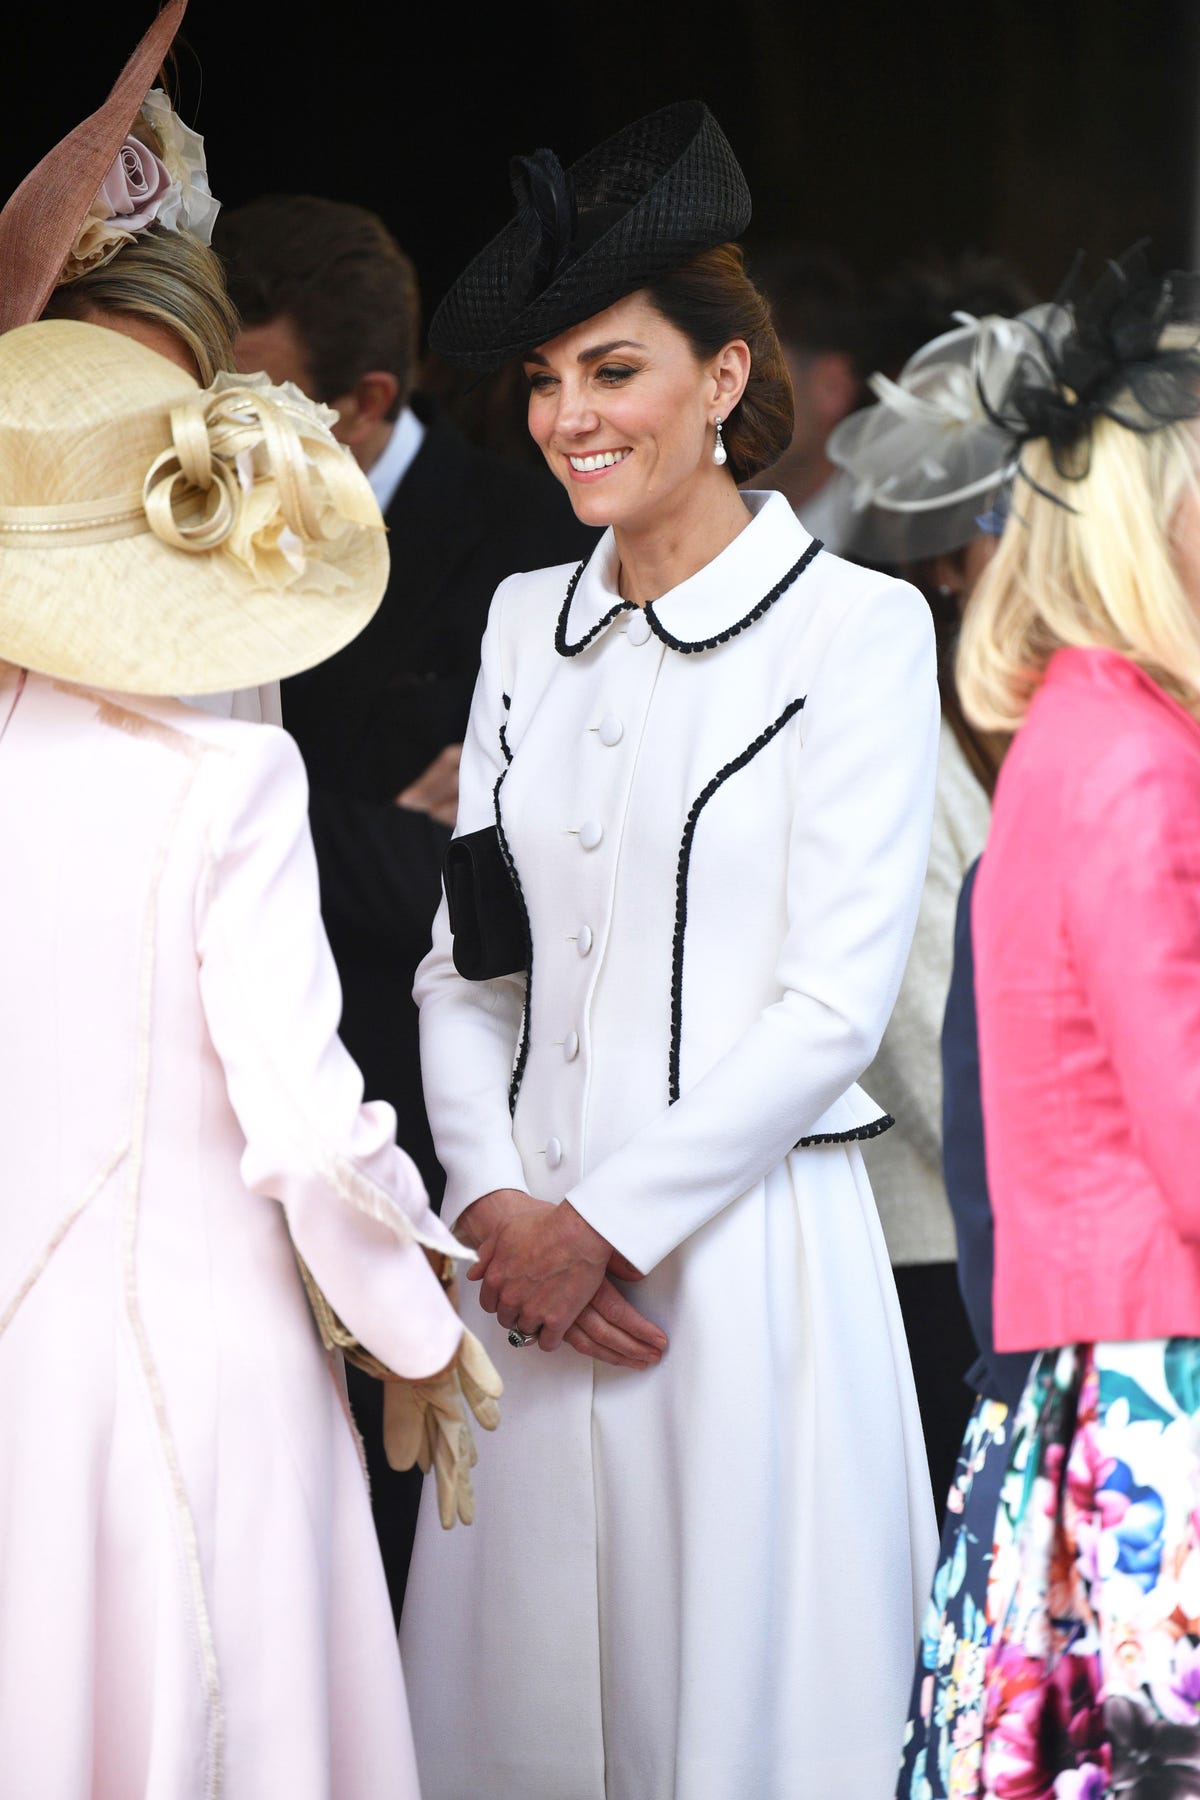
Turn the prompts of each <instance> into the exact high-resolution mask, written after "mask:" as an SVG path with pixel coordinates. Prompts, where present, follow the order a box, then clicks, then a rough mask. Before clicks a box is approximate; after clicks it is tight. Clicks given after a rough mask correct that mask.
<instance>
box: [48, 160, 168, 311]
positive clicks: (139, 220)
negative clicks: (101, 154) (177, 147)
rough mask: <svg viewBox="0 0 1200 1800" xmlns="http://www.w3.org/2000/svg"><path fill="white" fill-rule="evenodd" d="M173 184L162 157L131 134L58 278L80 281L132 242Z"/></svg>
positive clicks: (156, 213)
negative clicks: (124, 245) (89, 271)
mask: <svg viewBox="0 0 1200 1800" xmlns="http://www.w3.org/2000/svg"><path fill="white" fill-rule="evenodd" d="M174 185H175V184H174V183H173V182H172V180H171V177H170V174H169V173H168V171H167V167H166V164H165V163H164V162H163V161H162V159H161V157H158V156H156V155H155V154H154V151H153V150H151V149H150V147H149V145H147V144H142V143H139V141H138V139H137V138H135V137H127V138H126V139H125V142H124V143H123V144H122V145H121V148H120V149H119V150H118V152H117V154H116V156H115V157H114V159H113V163H112V167H111V168H110V169H109V171H108V174H107V175H106V176H105V177H104V180H103V181H102V182H101V184H100V187H99V190H98V191H97V194H96V198H95V199H94V200H93V201H92V204H91V206H90V207H89V208H88V216H87V218H86V219H85V220H84V222H83V227H82V229H81V231H80V233H79V236H78V237H77V238H76V240H75V242H74V244H73V245H72V247H71V255H70V257H69V258H68V261H67V266H66V268H65V269H64V270H63V273H62V276H61V277H60V279H61V280H63V281H78V279H79V277H80V276H81V275H85V274H86V273H87V272H88V270H89V269H98V268H100V267H101V266H102V265H103V264H104V263H106V262H109V261H111V259H112V258H113V257H114V256H115V255H116V254H117V251H118V250H119V249H120V248H121V246H122V245H123V244H130V243H132V242H133V239H134V236H135V234H136V233H137V232H139V231H144V230H145V229H146V226H147V225H149V224H150V223H151V221H152V220H154V219H156V218H158V217H159V215H160V213H161V212H162V209H163V207H164V206H165V205H166V204H167V203H168V201H169V200H170V198H171V195H172V193H173V191H174Z"/></svg>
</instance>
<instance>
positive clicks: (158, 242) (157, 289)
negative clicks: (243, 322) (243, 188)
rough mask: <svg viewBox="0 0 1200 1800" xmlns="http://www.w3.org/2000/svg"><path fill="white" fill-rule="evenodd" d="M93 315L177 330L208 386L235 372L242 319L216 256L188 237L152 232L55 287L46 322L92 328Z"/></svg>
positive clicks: (159, 230) (152, 228)
mask: <svg viewBox="0 0 1200 1800" xmlns="http://www.w3.org/2000/svg"><path fill="white" fill-rule="evenodd" d="M94 312H104V313H110V312H113V313H133V314H135V315H136V316H137V317H139V318H143V319H153V320H155V321H156V322H157V323H158V324H160V325H165V326H166V327H167V329H168V330H170V331H173V332H174V333H175V335H176V337H178V338H179V339H180V340H181V342H182V343H184V344H186V346H187V348H188V349H189V350H190V351H191V354H192V356H193V357H194V358H195V361H196V367H197V369H198V371H199V375H200V385H201V387H207V386H208V385H209V383H210V382H211V381H212V379H213V377H214V376H215V375H216V373H217V371H218V370H219V369H232V367H233V340H234V338H235V337H236V336H237V330H238V316H237V311H236V309H235V307H234V304H233V301H232V300H231V299H230V298H229V294H228V291H227V289H226V286H225V276H224V273H223V272H222V269H221V263H220V260H219V258H218V257H217V255H216V253H215V252H214V251H212V250H210V249H209V248H208V246H207V245H206V244H202V243H201V242H200V240H199V238H195V237H192V236H191V235H190V233H188V232H186V231H167V230H165V229H164V228H163V227H162V226H159V225H151V226H149V227H148V228H147V230H145V231H143V232H140V233H139V234H138V236H137V237H135V238H134V240H133V242H132V243H131V244H125V245H123V246H122V248H121V249H120V250H119V251H118V252H117V254H116V256H114V257H113V259H112V261H111V262H108V263H105V264H104V265H103V267H101V268H99V269H94V270H92V271H90V272H89V273H88V274H86V275H83V276H81V277H80V278H79V280H78V281H73V282H71V283H69V284H68V285H67V286H65V287H58V288H55V290H54V292H53V294H52V295H51V296H50V299H49V301H48V302H47V305H46V309H45V311H44V312H43V314H42V317H43V318H45V319H79V320H84V321H86V320H87V319H88V317H89V315H90V314H92V313H94Z"/></svg>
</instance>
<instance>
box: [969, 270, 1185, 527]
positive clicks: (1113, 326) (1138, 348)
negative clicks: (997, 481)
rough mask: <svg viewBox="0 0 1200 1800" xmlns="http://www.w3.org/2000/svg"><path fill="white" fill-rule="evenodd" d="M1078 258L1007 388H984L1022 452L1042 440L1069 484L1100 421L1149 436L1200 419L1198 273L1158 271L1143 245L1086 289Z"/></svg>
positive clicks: (1079, 475) (1080, 472)
mask: <svg viewBox="0 0 1200 1800" xmlns="http://www.w3.org/2000/svg"><path fill="white" fill-rule="evenodd" d="M1081 262H1082V259H1081V258H1077V259H1076V263H1075V267H1074V268H1073V269H1072V271H1071V274H1070V275H1069V277H1068V279H1067V282H1066V283H1065V285H1064V287H1063V289H1062V291H1061V294H1060V297H1059V303H1058V305H1057V306H1055V307H1054V308H1052V309H1050V317H1049V318H1048V319H1046V320H1044V321H1042V322H1040V323H1038V324H1035V326H1034V327H1033V331H1034V336H1035V337H1036V339H1037V343H1036V346H1035V347H1032V348H1031V349H1030V350H1029V351H1028V353H1027V354H1024V355H1022V357H1021V358H1020V359H1019V360H1018V363H1017V366H1016V368H1015V369H1014V371H1013V374H1012V378H1011V380H1010V381H1009V383H1008V386H1007V389H1006V390H1005V392H1004V393H1003V394H1002V395H999V394H996V393H995V392H994V391H993V392H990V393H989V392H988V391H986V390H985V391H984V394H983V398H984V401H985V404H986V406H987V409H988V414H989V417H990V418H991V419H992V420H993V422H994V423H995V424H996V426H997V427H998V428H999V429H1000V430H1002V431H1003V432H1005V433H1006V434H1007V436H1008V437H1009V438H1010V440H1011V441H1012V443H1013V444H1014V446H1015V448H1016V453H1017V455H1018V457H1019V455H1020V451H1021V450H1022V449H1023V447H1024V446H1025V445H1026V444H1029V443H1033V442H1034V441H1035V440H1037V439H1039V438H1042V439H1044V440H1045V442H1046V443H1047V445H1048V446H1049V449H1050V455H1051V458H1052V460H1053V463H1054V468H1055V472H1056V473H1057V474H1058V476H1059V477H1060V479H1061V480H1063V481H1083V480H1085V479H1086V477H1087V474H1088V469H1089V467H1090V463H1091V445H1092V432H1093V429H1094V427H1095V424H1096V421H1097V420H1098V419H1111V420H1112V421H1113V422H1114V423H1115V424H1117V425H1120V426H1121V427H1122V428H1123V429H1124V430H1126V431H1137V432H1142V433H1145V432H1152V431H1159V430H1161V429H1162V428H1163V427H1164V426H1167V425H1172V424H1176V423H1178V422H1179V421H1181V420H1183V419H1194V418H1196V417H1197V416H1198V415H1200V280H1198V278H1197V276H1196V275H1194V274H1191V273H1186V272H1182V271H1175V272H1173V273H1170V274H1166V275H1156V274H1154V273H1153V271H1152V270H1151V268H1150V265H1149V262H1148V260H1147V257H1146V249H1145V245H1144V244H1136V245H1134V247H1133V248H1132V249H1131V250H1127V251H1126V252H1125V254H1124V255H1123V256H1121V257H1117V258H1115V259H1114V260H1113V261H1111V262H1109V263H1106V265H1105V267H1104V269H1103V270H1102V271H1101V273H1100V276H1099V277H1098V279H1097V280H1096V281H1095V282H1094V283H1093V284H1092V286H1091V287H1090V288H1089V289H1087V290H1086V291H1079V290H1080V289H1081V285H1082V284H1081V280H1080V271H1081ZM1018 473H1020V474H1021V475H1022V476H1023V477H1024V479H1025V480H1026V481H1028V480H1029V477H1028V476H1027V475H1025V471H1024V470H1023V469H1020V468H1018ZM1030 485H1031V486H1034V485H1036V484H1034V483H1032V482H1031V483H1030ZM1038 491H1039V492H1042V491H1043V490H1041V489H1039V490H1038ZM1045 497H1046V498H1048V499H1051V500H1059V503H1060V504H1066V502H1065V501H1062V500H1061V498H1060V496H1057V495H1054V494H1048V495H1046V496H1045Z"/></svg>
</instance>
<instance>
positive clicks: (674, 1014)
mask: <svg viewBox="0 0 1200 1800" xmlns="http://www.w3.org/2000/svg"><path fill="white" fill-rule="evenodd" d="M803 705H804V696H803V695H801V697H800V699H799V700H790V701H789V702H788V704H787V705H786V706H785V707H784V709H783V711H782V712H781V713H780V715H779V717H778V718H777V719H776V720H775V723H774V724H773V725H768V726H767V729H766V730H765V731H763V732H760V733H759V735H758V736H757V737H756V738H755V740H754V742H753V743H752V744H748V745H747V746H746V748H745V749H744V750H743V751H742V753H741V755H740V756H735V757H734V759H733V761H732V762H727V763H726V764H725V767H724V768H723V769H718V770H717V773H716V774H715V775H714V776H713V778H712V780H711V781H710V782H709V784H708V786H707V787H706V788H705V789H704V790H703V792H702V793H701V794H700V796H699V798H698V799H696V800H694V801H693V803H692V809H691V811H690V812H689V813H688V816H687V819H686V821H685V823H684V827H683V841H682V843H681V844H680V846H679V867H678V869H677V871H676V874H675V936H674V939H673V942H672V947H671V1054H670V1059H669V1062H668V1066H667V1091H668V1094H669V1096H670V1103H671V1105H672V1106H674V1104H675V1102H676V1101H677V1100H678V1098H679V1041H680V1038H681V1037H682V1036H683V938H684V933H685V931H686V930H687V884H688V865H689V864H690V862H691V859H692V840H693V838H694V837H695V835H696V826H697V824H698V822H699V819H700V814H701V813H702V812H703V811H704V808H705V807H706V806H707V805H708V803H709V801H710V800H711V799H712V797H713V795H714V794H715V793H716V791H717V789H718V788H719V787H720V786H721V785H722V784H723V783H724V782H726V781H728V780H729V777H730V776H731V775H736V774H737V772H738V770H739V769H744V768H745V766H746V764H747V763H748V762H752V761H753V759H754V758H755V757H756V756H757V755H758V753H759V751H760V750H762V749H764V748H765V747H766V745H767V744H769V743H770V741H771V739H772V738H773V737H774V736H775V735H776V734H777V733H778V732H780V731H782V730H783V728H784V726H785V725H786V724H787V722H788V720H789V719H793V718H795V716H796V714H797V713H798V712H799V711H800V708H801V707H802V706H803Z"/></svg>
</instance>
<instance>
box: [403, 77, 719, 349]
mask: <svg viewBox="0 0 1200 1800" xmlns="http://www.w3.org/2000/svg"><path fill="white" fill-rule="evenodd" d="M530 160H531V161H537V162H540V165H541V167H542V168H544V169H546V170H550V171H552V174H553V180H554V181H555V182H556V183H557V185H558V188H559V193H558V195H557V200H558V202H559V203H558V204H557V205H555V204H553V202H552V201H550V202H548V203H546V204H542V203H541V202H540V199H539V197H538V195H537V193H536V190H534V192H533V194H532V196H531V197H529V198H527V200H526V202H525V203H524V204H522V205H521V206H520V208H519V210H518V212H517V215H516V217H515V218H514V219H512V220H511V221H510V223H509V224H508V225H506V226H505V227H504V229H503V230H502V231H500V232H498V233H497V235H496V236H495V237H494V238H493V239H492V241H491V242H490V243H489V244H488V245H487V246H486V248H485V249H483V250H482V251H481V252H480V253H479V255H478V256H476V257H475V258H474V259H473V260H472V261H471V262H470V263H468V265H467V267H466V268H465V269H464V270H463V272H462V274H461V275H460V276H459V278H458V280H457V281H456V282H455V283H454V286H453V287H452V288H451V289H450V291H449V293H448V294H447V295H446V297H445V299H444V300H443V301H442V303H441V305H440V306H439V307H438V309H437V311H436V312H435V314H434V316H433V319H432V320H431V322H430V327H429V342H430V345H431V346H432V348H433V349H434V350H436V351H437V352H438V354H439V355H441V356H444V357H446V358H447V360H448V361H451V362H459V363H466V364H468V365H470V366H472V367H474V368H477V369H491V368H498V367H499V366H500V365H501V364H502V363H504V362H507V361H509V360H510V359H511V358H513V357H516V356H521V355H522V354H524V353H525V352H526V351H528V350H530V349H533V348H535V347H536V346H537V345H539V344H545V343H549V342H550V340H551V339H552V338H556V337H558V336H559V335H560V334H561V333H562V332H564V331H569V330H571V329H572V328H573V327H574V326H576V325H580V324H582V323H583V321H584V320H585V319H590V318H591V317H592V316H593V315H594V314H595V313H599V312H603V311H604V310H605V308H606V307H609V306H613V305H615V303H616V302H617V301H618V300H622V299H624V298H625V296H626V295H628V294H632V293H635V292H636V291H637V290H638V289H639V288H643V287H649V286H652V285H653V284H654V282H655V281H658V280H661V279H662V278H663V277H664V276H666V275H669V274H671V273H672V272H673V271H674V270H676V269H678V268H680V267H682V265H683V264H684V263H686V262H689V261H690V260H691V258H692V257H693V256H698V255H699V254H700V253H701V252H702V251H704V250H711V249H713V248H714V247H715V246H716V245H718V244H724V243H728V242H730V241H731V240H733V239H736V238H738V237H740V236H741V234H742V232H743V231H745V229H746V227H747V225H748V224H749V223H750V213H751V202H750V190H749V188H748V187H747V185H746V178H745V176H744V175H743V173H742V170H741V167H740V166H739V164H738V160H737V158H736V156H735V155H734V153H733V150H732V148H731V147H730V144H729V141H728V139H727V138H726V136H725V134H724V132H723V131H722V130H721V127H720V126H719V125H718V123H717V121H716V120H715V119H714V118H713V116H712V114H711V113H710V112H709V110H708V108H707V107H706V106H705V105H704V104H703V103H702V102H701V101H698V100H695V101H681V102H680V103H678V104H677V105H674V106H667V107H663V108H662V109H661V110H660V111H658V112H655V113H651V114H649V115H648V116H647V117H646V118H644V119H639V120H637V121H636V123H634V124H632V125H628V126H626V127H625V128H624V130H622V131H619V132H617V133H615V134H614V136H612V137H611V138H608V139H606V140H605V142H604V143H603V144H600V145H599V146H598V147H597V148H596V149H595V150H591V151H589V152H588V154H587V155H586V156H583V157H581V158H580V159H579V160H578V162H575V163H573V164H572V165H571V167H570V168H569V169H568V170H566V171H565V185H564V171H562V170H561V168H560V167H559V166H558V164H557V159H556V158H554V157H553V156H552V154H551V153H549V152H544V151H543V152H539V153H538V158H537V159H530ZM547 271H548V272H547Z"/></svg>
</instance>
